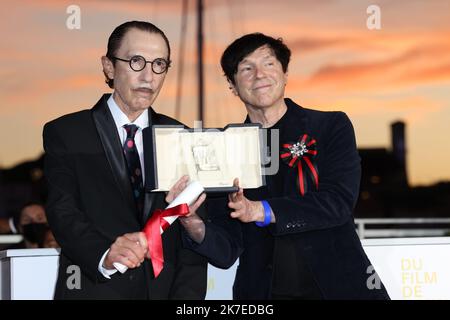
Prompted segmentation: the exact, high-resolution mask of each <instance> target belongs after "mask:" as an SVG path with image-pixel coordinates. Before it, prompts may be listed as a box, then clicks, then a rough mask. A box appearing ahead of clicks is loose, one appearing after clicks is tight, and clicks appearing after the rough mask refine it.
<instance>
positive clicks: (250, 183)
mask: <svg viewBox="0 0 450 320" xmlns="http://www.w3.org/2000/svg"><path fill="white" fill-rule="evenodd" d="M152 143H153V146H152V148H153V150H152V151H153V152H152V155H153V178H154V183H153V187H154V188H152V190H151V191H168V190H169V189H170V187H172V186H173V185H174V184H175V182H176V181H178V179H179V178H180V177H181V176H183V175H185V174H187V175H189V177H190V179H191V180H196V181H199V182H200V183H201V184H202V186H203V187H204V188H205V191H206V192H232V191H236V190H237V188H235V187H233V180H234V178H236V177H237V178H239V182H240V186H241V187H242V188H246V189H247V188H258V187H261V186H263V185H265V177H264V175H263V167H262V165H261V163H262V161H261V159H263V158H262V155H263V148H262V133H261V125H259V124H230V125H227V126H226V127H225V128H223V129H205V128H202V129H186V128H184V127H183V126H173V125H154V126H152ZM147 176H148V175H147Z"/></svg>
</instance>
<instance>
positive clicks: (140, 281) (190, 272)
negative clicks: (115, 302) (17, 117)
mask: <svg viewBox="0 0 450 320" xmlns="http://www.w3.org/2000/svg"><path fill="white" fill-rule="evenodd" d="M108 98H109V95H103V97H102V98H101V99H100V100H99V101H98V102H97V104H96V105H95V106H94V107H93V108H92V109H91V110H84V111H80V112H76V113H73V114H69V115H66V116H63V117H61V118H59V119H56V120H54V121H51V122H49V123H47V124H46V125H45V127H44V132H43V139H44V149H45V152H46V158H45V176H46V178H47V181H48V185H49V197H48V202H47V208H46V210H47V217H48V221H49V224H50V226H51V229H52V231H53V233H54V235H55V238H56V240H57V241H58V243H59V244H60V246H61V257H60V265H59V273H58V280H57V285H56V292H55V298H56V299H203V298H204V296H205V294H206V272H207V262H206V259H205V258H203V257H201V256H200V255H198V254H196V253H194V252H192V251H190V250H188V249H184V248H183V245H182V237H181V235H182V233H181V226H180V225H179V223H178V221H176V222H175V223H174V224H173V225H172V226H171V227H170V228H169V229H167V230H166V231H165V232H164V234H163V248H164V259H165V263H164V268H163V270H162V272H161V274H160V275H159V276H158V278H157V279H154V277H153V270H152V266H151V263H150V262H149V261H148V260H147V259H146V260H145V263H144V264H143V265H141V267H139V268H136V269H130V270H128V271H127V272H126V273H124V274H120V273H119V272H117V273H116V274H114V275H112V276H111V279H106V278H105V277H104V276H103V275H102V274H101V273H100V272H99V271H98V264H99V261H100V259H101V257H102V255H103V254H104V253H105V252H106V250H107V249H108V248H109V247H110V246H111V244H112V243H113V242H114V241H115V239H116V238H117V237H118V236H121V235H123V234H125V233H129V232H136V231H140V230H141V229H142V223H141V222H140V220H141V219H142V220H141V221H145V220H146V219H148V213H150V212H153V211H154V210H155V209H157V208H160V209H162V208H165V207H166V203H165V201H164V193H147V194H146V195H145V206H144V212H145V213H147V216H145V217H143V218H142V217H139V216H138V214H137V210H136V206H135V202H134V199H133V195H132V191H131V184H130V179H129V176H128V172H127V165H126V162H125V161H126V160H125V158H124V155H123V150H122V146H121V143H120V139H119V136H118V133H117V129H116V126H115V123H114V120H113V117H112V115H111V113H110V111H109V108H108V106H107V100H108ZM148 116H149V125H150V126H151V125H152V124H180V123H179V122H177V121H176V120H174V119H171V118H169V117H167V116H164V115H161V114H157V113H156V112H154V111H153V110H152V109H151V108H150V109H149V110H148ZM72 265H75V266H78V267H79V270H80V271H81V278H80V279H79V280H80V281H79V283H78V284H79V285H77V282H76V278H75V277H76V276H77V275H76V270H77V268H76V267H75V268H74V267H71V268H69V267H70V266H72ZM74 270H75V271H74Z"/></svg>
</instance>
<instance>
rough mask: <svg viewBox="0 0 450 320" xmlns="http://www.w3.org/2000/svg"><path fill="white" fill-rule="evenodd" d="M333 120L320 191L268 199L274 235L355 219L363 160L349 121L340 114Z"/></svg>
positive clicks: (320, 168) (324, 152)
mask: <svg viewBox="0 0 450 320" xmlns="http://www.w3.org/2000/svg"><path fill="white" fill-rule="evenodd" d="M333 120H334V121H333ZM333 120H332V121H331V122H330V126H329V128H328V132H327V135H325V136H324V137H325V139H324V138H322V142H321V143H322V148H321V149H319V152H322V155H321V157H322V159H321V161H320V163H318V171H319V188H318V190H315V189H313V188H312V187H311V188H309V191H308V192H306V193H305V195H304V196H303V197H302V196H300V195H298V194H295V195H294V194H292V195H290V196H284V197H279V198H272V199H268V202H269V204H270V206H271V208H272V211H273V213H274V215H275V217H276V223H275V224H272V225H271V227H270V228H271V232H272V233H273V234H274V235H285V234H293V233H299V232H306V231H310V230H319V229H327V228H332V227H334V226H339V225H342V224H344V223H346V222H347V221H348V220H349V219H351V218H352V211H353V209H354V206H355V205H356V201H357V198H358V194H359V184H360V179H361V165H360V157H359V154H358V151H357V148H356V141H355V134H354V130H353V126H352V124H351V122H350V119H349V118H348V117H347V115H346V114H345V113H343V112H337V113H336V114H335V116H334V119H333ZM324 140H326V141H324ZM282 165H284V164H282ZM292 174H295V172H294V171H292ZM292 187H293V188H296V186H292Z"/></svg>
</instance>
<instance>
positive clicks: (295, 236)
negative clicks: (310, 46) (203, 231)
mask: <svg viewBox="0 0 450 320" xmlns="http://www.w3.org/2000/svg"><path fill="white" fill-rule="evenodd" d="M285 102H286V104H287V107H288V109H287V112H286V113H285V115H284V116H283V117H282V118H281V119H280V120H279V121H278V123H276V124H275V125H274V126H273V127H272V128H271V129H270V130H269V134H268V137H271V134H270V132H272V130H273V129H276V130H279V131H278V133H279V139H277V140H278V142H279V144H280V148H279V150H277V151H276V150H272V155H271V159H272V164H273V162H274V159H275V158H278V159H280V151H281V145H282V144H284V143H295V142H297V141H299V138H300V137H301V136H302V135H303V134H307V135H309V136H310V137H312V138H314V139H315V140H316V141H317V144H316V145H317V151H318V154H317V156H316V158H315V159H314V164H315V165H316V166H317V170H318V175H319V188H318V190H317V189H316V187H315V185H314V181H313V179H312V176H310V175H309V174H308V172H307V171H308V170H309V169H308V168H307V167H306V166H305V165H304V169H303V170H304V171H303V172H304V178H305V180H306V193H305V195H304V196H301V195H300V192H299V183H298V180H299V178H298V170H297V168H292V167H289V166H288V165H287V164H286V163H284V162H283V161H281V160H279V161H280V163H279V170H278V171H277V173H276V174H275V175H269V176H266V182H267V183H266V185H265V186H263V187H261V188H258V189H248V190H244V194H245V196H246V197H247V198H249V199H250V200H254V201H260V200H267V201H268V203H269V204H270V206H271V208H272V210H273V212H274V214H275V216H276V223H275V224H271V225H270V226H269V227H265V228H260V227H258V226H256V225H255V224H254V223H241V224H240V226H241V236H242V237H243V249H244V250H243V252H242V254H241V255H240V261H239V266H238V269H237V273H236V278H235V282H234V286H233V296H234V298H235V299H270V298H272V297H273V296H275V295H276V296H277V297H281V298H283V297H290V298H296V297H297V298H313V299H388V298H389V296H388V294H387V292H386V290H385V288H384V286H383V284H382V283H381V281H378V280H379V278H378V279H376V276H374V271H373V269H372V268H371V267H370V266H371V263H370V261H369V259H368V258H367V256H366V254H365V253H364V250H363V248H362V246H361V242H360V240H359V238H358V235H357V233H356V231H355V226H354V222H353V215H352V211H353V208H354V206H355V204H356V201H357V198H358V194H359V184H360V177H361V166H360V157H359V155H358V151H357V148H356V142H355V135H354V131H353V127H352V124H351V122H350V120H349V119H348V117H347V116H346V115H345V114H344V113H343V112H321V111H316V110H309V109H305V108H302V107H300V106H298V105H296V104H295V103H294V102H293V101H292V100H290V99H285ZM246 122H249V119H248V118H247V120H246ZM275 137H277V136H276V135H274V138H275ZM268 140H269V141H270V139H268ZM269 145H270V143H269ZM275 152H276V153H275ZM220 210H229V209H227V200H226V199H225V200H223V202H222V204H221V205H216V206H215V207H214V211H215V212H216V214H217V212H219V211H220ZM207 233H208V230H207ZM208 252H209V256H210V258H212V257H211V256H212V255H213V254H214V252H217V254H216V255H220V254H219V252H220V251H219V250H217V249H215V248H214V245H213V243H210V244H209V247H208ZM368 284H369V285H368Z"/></svg>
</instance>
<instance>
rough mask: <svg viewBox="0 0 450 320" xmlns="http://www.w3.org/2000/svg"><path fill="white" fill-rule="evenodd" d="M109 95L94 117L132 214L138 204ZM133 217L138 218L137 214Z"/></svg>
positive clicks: (96, 108)
mask: <svg viewBox="0 0 450 320" xmlns="http://www.w3.org/2000/svg"><path fill="white" fill-rule="evenodd" d="M108 98H109V95H107V94H105V95H103V97H102V98H101V99H100V100H99V101H98V102H97V104H96V105H95V106H94V108H93V109H92V117H93V119H94V123H95V126H96V128H97V132H98V134H99V137H100V141H101V143H102V145H103V149H104V151H105V155H106V158H107V159H108V163H109V165H110V167H111V171H112V173H113V176H114V180H115V181H116V183H117V187H118V188H119V190H120V193H121V194H122V197H123V198H124V200H125V202H126V203H127V205H128V207H129V208H130V210H131V211H132V212H136V204H135V201H134V198H133V193H132V190H131V183H130V177H129V176H128V172H127V164H126V163H125V157H124V156H123V149H122V145H121V143H120V138H119V135H118V133H117V128H116V126H115V124H114V119H113V117H112V115H111V113H110V111H109V108H108V104H107V100H108ZM133 216H136V215H135V214H134V215H133Z"/></svg>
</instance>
